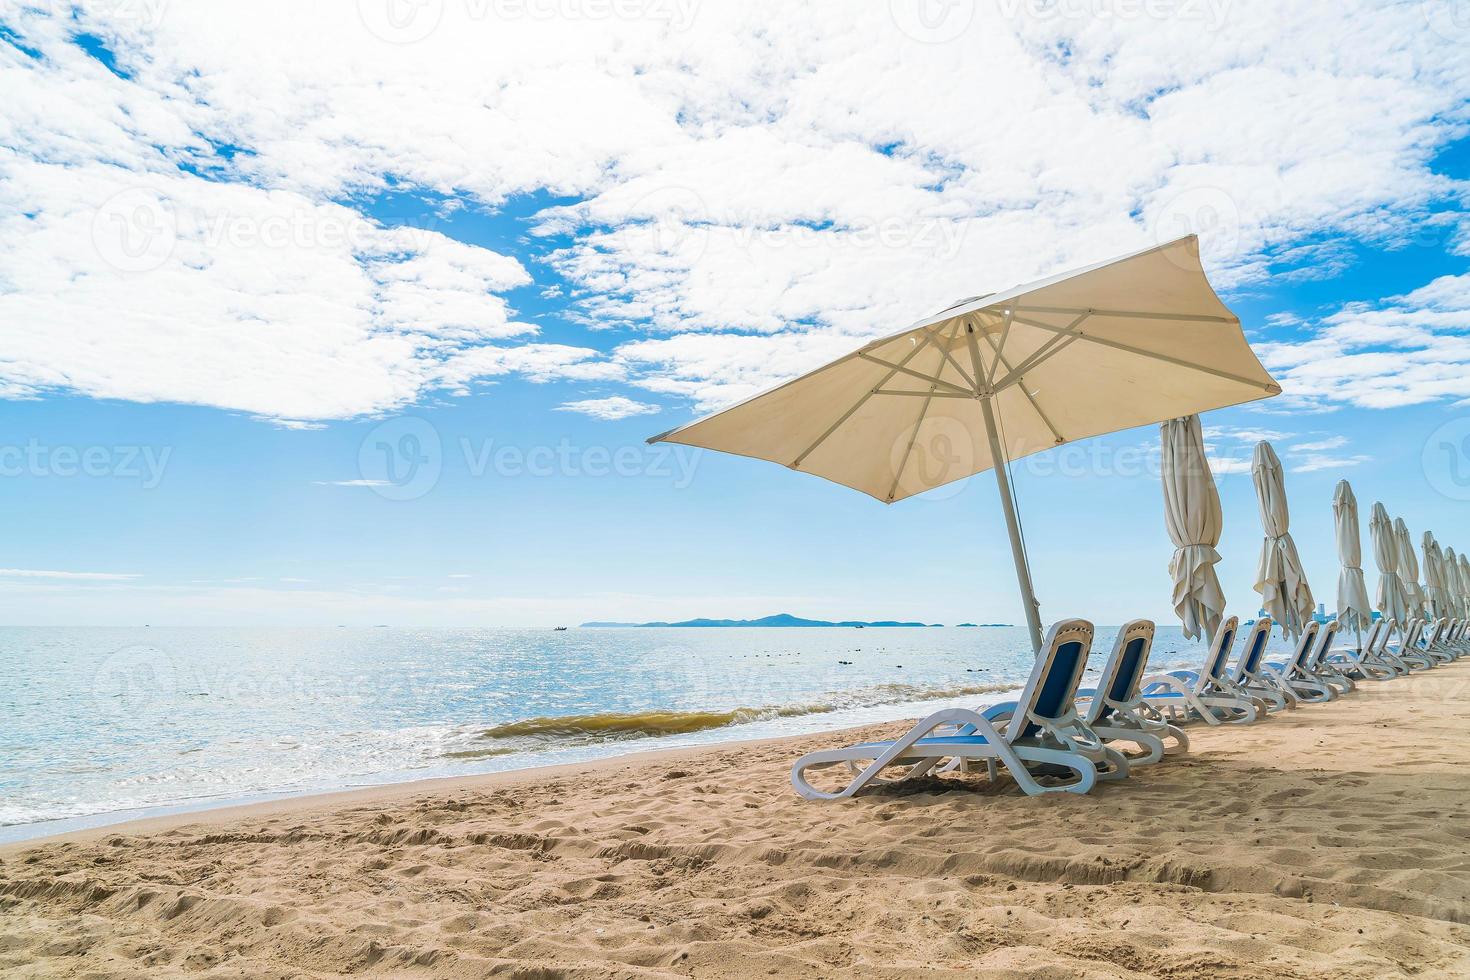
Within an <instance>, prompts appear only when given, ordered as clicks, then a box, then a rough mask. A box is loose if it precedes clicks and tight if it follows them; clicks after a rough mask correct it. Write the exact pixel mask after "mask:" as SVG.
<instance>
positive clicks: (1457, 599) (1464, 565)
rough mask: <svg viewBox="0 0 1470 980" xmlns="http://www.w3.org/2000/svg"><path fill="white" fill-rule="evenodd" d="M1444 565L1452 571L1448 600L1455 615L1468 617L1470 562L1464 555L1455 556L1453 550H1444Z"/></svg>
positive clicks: (1469, 606)
mask: <svg viewBox="0 0 1470 980" xmlns="http://www.w3.org/2000/svg"><path fill="white" fill-rule="evenodd" d="M1444 563H1445V567H1446V568H1453V569H1454V573H1453V577H1452V579H1451V587H1450V598H1451V600H1452V601H1453V602H1454V604H1455V614H1456V615H1458V616H1460V617H1461V618H1464V617H1465V616H1470V561H1467V560H1466V559H1465V556H1464V555H1459V556H1456V554H1455V549H1454V548H1446V549H1445V553H1444ZM1446 577H1447V578H1448V577H1450V576H1446Z"/></svg>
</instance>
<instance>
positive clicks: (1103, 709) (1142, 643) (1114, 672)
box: [1087, 619, 1154, 723]
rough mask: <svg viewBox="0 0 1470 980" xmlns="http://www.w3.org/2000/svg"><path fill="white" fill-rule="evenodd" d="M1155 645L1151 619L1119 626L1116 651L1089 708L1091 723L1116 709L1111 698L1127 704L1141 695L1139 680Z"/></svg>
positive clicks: (1100, 680)
mask: <svg viewBox="0 0 1470 980" xmlns="http://www.w3.org/2000/svg"><path fill="white" fill-rule="evenodd" d="M1153 645H1154V624H1153V621H1152V620H1148V619H1135V620H1133V621H1132V622H1131V623H1126V624H1125V625H1124V626H1123V628H1122V629H1120V630H1118V638H1117V639H1116V640H1115V641H1113V652H1112V654H1111V655H1109V656H1108V662H1107V663H1106V664H1104V665H1103V670H1102V676H1101V677H1099V678H1098V679H1097V696H1096V697H1094V698H1093V699H1092V705H1091V707H1090V708H1089V709H1088V712H1087V720H1088V722H1089V723H1093V722H1099V721H1102V720H1103V719H1104V718H1106V717H1108V715H1110V714H1112V713H1113V707H1112V705H1111V704H1109V703H1108V702H1110V701H1111V702H1115V703H1118V704H1126V703H1127V702H1129V701H1132V700H1133V699H1134V698H1136V697H1137V696H1138V682H1139V681H1140V680H1142V679H1143V671H1144V669H1145V668H1146V667H1147V666H1148V654H1149V651H1150V650H1151V649H1153Z"/></svg>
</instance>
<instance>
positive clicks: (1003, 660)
mask: <svg viewBox="0 0 1470 980" xmlns="http://www.w3.org/2000/svg"><path fill="white" fill-rule="evenodd" d="M1114 635H1115V630H1112V629H1107V628H1100V629H1099V631H1098V635H1097V638H1096V642H1095V644H1094V651H1093V657H1092V663H1091V666H1092V667H1093V668H1096V667H1098V666H1100V665H1101V663H1102V660H1103V659H1104V658H1105V657H1106V656H1107V654H1108V652H1109V651H1110V650H1111V646H1112V641H1113V637H1114ZM1203 652H1204V651H1203V647H1202V646H1201V645H1200V644H1197V643H1195V642H1193V641H1190V640H1188V639H1186V638H1185V637H1184V636H1183V635H1182V633H1181V631H1180V630H1179V629H1178V628H1177V627H1161V628H1160V631H1159V635H1158V639H1157V641H1156V643H1155V647H1154V654H1153V657H1152V660H1151V666H1152V667H1154V668H1157V669H1168V668H1171V667H1176V666H1190V667H1193V666H1196V665H1197V664H1198V663H1199V661H1200V659H1201V658H1202V656H1203ZM1032 659H1033V658H1032V654H1031V650H1030V646H1029V643H1028V642H1027V640H1026V635H1025V631H1024V630H1022V629H1019V628H1012V627H984V628H969V627H948V628H946V627H929V628H920V627H895V628H871V627H870V628H866V629H857V628H821V627H804V628H603V629H590V628H571V629H567V630H562V631H554V630H552V629H549V628H548V629H395V628H386V627H384V628H376V629H372V628H350V629H349V628H337V629H266V628H240V629H219V628H212V629H186V628H126V629H123V628H118V629H112V628H82V627H77V628H4V629H0V841H13V840H20V839H26V838H30V837H37V836H43V835H47V834H52V833H58V832H62V831H68V830H74V829H81V828H86V827H95V826H104V825H107V824H110V823H116V822H119V821H123V820H128V819H133V818H136V817H141V816H153V815H160V814H166V813H172V812H180V811H187V810H196V809H205V808H209V807H213V806H220V805H225V804H231V803H238V802H245V801H251V800H263V799H273V798H279V797H283V796H291V795H298V794H306V793H313V792H322V791H328V790H337V789H345V788H350V787H361V786H373V785H380V784H386V783H395V782H402V781H407V780H413V779H422V778H426V777H436V776H455V775H466V774H472V773H488V772H496V771H502V770H509V769H522V768H526V767H531V766H544V765H554V764H561V763H569V762H580V761H585V760H593V759H600V758H605V757H608V756H612V755H618V754H621V753H627V752H633V751H642V750H649V749H663V748H673V747H683V746H695V745H705V744H710V743H715V742H722V741H729V740H736V739H753V738H766V737H771V736H780V735H790V734H795V733H805V732H813V731H820V730H829V729H839V728H845V727H851V726H854V725H860V724H865V723H870V722H877V721H886V720H894V719H901V718H912V717H916V716H919V715H921V714H924V713H926V712H927V711H930V710H936V709H938V708H941V707H946V706H950V705H966V706H979V705H984V704H988V703H992V702H994V701H998V700H1004V699H1005V696H1006V695H1007V694H1009V693H1014V692H1015V691H1016V690H1017V689H1018V688H1019V686H1020V685H1021V684H1022V683H1023V682H1024V681H1025V679H1026V676H1027V674H1028V672H1029V671H1030V668H1031V664H1032Z"/></svg>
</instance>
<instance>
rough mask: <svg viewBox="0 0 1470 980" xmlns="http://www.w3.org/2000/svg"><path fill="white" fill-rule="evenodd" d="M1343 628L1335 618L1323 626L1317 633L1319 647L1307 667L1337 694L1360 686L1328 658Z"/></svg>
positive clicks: (1312, 675) (1309, 673)
mask: <svg viewBox="0 0 1470 980" xmlns="http://www.w3.org/2000/svg"><path fill="white" fill-rule="evenodd" d="M1341 629H1342V624H1341V623H1339V622H1338V621H1337V620H1335V619H1334V620H1333V621H1332V622H1330V623H1328V624H1326V625H1325V626H1323V627H1322V631H1321V632H1320V633H1318V634H1317V647H1316V649H1315V650H1313V651H1312V656H1311V659H1309V660H1308V661H1307V668H1306V673H1307V675H1308V676H1309V677H1311V678H1312V679H1313V680H1316V681H1320V682H1322V683H1324V684H1326V685H1327V686H1328V688H1329V689H1331V690H1332V692H1333V693H1334V694H1335V695H1343V694H1347V693H1348V692H1349V691H1355V690H1357V687H1358V683H1357V681H1355V680H1353V679H1352V678H1351V677H1349V676H1348V675H1347V674H1344V673H1343V672H1342V671H1340V670H1338V669H1337V666H1336V665H1335V664H1333V663H1332V662H1331V661H1329V660H1328V659H1327V656H1328V654H1330V653H1331V652H1332V645H1333V643H1335V642H1336V641H1337V634H1338V631H1339V630H1341Z"/></svg>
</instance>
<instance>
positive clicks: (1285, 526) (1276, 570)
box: [1251, 441, 1317, 636]
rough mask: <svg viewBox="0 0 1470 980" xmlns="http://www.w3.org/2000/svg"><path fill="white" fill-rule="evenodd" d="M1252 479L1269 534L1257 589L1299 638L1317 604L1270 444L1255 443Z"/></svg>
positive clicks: (1278, 618)
mask: <svg viewBox="0 0 1470 980" xmlns="http://www.w3.org/2000/svg"><path fill="white" fill-rule="evenodd" d="M1251 479H1252V480H1253V481H1255V484H1256V502H1257V503H1258V504H1259V505H1260V512H1261V530H1263V531H1265V532H1266V540H1265V541H1263V542H1262V543H1261V560H1260V562H1259V564H1257V566H1256V584H1255V590H1256V591H1257V592H1259V593H1260V594H1261V605H1262V606H1263V607H1265V610H1266V612H1267V614H1268V615H1270V616H1271V618H1272V619H1274V620H1276V622H1278V623H1280V624H1281V628H1282V629H1283V630H1284V631H1285V632H1286V633H1288V634H1289V635H1291V636H1300V635H1301V632H1302V629H1303V628H1305V626H1306V624H1307V621H1308V620H1310V619H1311V618H1312V612H1313V611H1314V610H1315V609H1316V605H1317V604H1316V600H1314V599H1313V598H1312V590H1311V588H1310V587H1309V586H1308V585H1307V573H1306V572H1305V571H1303V570H1302V560H1301V557H1300V556H1299V555H1298V554H1297V552H1296V542H1295V541H1293V540H1292V539H1291V512H1290V511H1289V510H1288V509H1287V506H1286V480H1285V478H1284V477H1283V476H1282V473H1281V460H1280V459H1278V458H1277V456H1276V450H1274V449H1272V448H1271V444H1270V443H1269V442H1264V441H1263V442H1260V443H1257V444H1256V453H1255V456H1254V458H1253V459H1252V460H1251Z"/></svg>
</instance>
